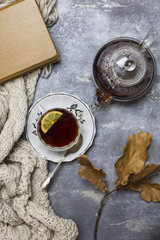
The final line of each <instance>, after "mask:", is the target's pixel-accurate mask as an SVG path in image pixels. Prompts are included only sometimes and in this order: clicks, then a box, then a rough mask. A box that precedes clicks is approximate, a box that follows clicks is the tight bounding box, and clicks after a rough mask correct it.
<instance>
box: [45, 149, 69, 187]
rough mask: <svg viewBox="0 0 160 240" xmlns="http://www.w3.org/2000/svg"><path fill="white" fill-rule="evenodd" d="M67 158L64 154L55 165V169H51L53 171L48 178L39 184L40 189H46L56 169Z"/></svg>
mask: <svg viewBox="0 0 160 240" xmlns="http://www.w3.org/2000/svg"><path fill="white" fill-rule="evenodd" d="M66 156H67V154H65V155H64V156H63V157H62V158H61V160H60V161H59V162H58V163H57V165H56V167H55V168H54V169H53V171H51V172H50V173H49V174H48V176H47V177H46V178H45V179H44V180H43V182H42V183H41V188H42V189H45V188H46V187H48V185H49V183H50V181H51V178H52V177H53V176H54V174H55V172H56V171H57V169H58V167H59V166H60V165H61V163H62V162H63V160H64V159H65V157H66Z"/></svg>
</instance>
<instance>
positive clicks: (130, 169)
mask: <svg viewBox="0 0 160 240" xmlns="http://www.w3.org/2000/svg"><path fill="white" fill-rule="evenodd" d="M150 139H151V134H150V133H145V132H139V133H137V134H132V135H130V136H129V138H128V139H127V144H126V146H125V147H124V150H123V152H124V155H123V156H122V157H120V158H119V159H118V161H117V162H116V164H115V170H116V172H117V176H118V179H117V181H116V186H117V187H118V188H119V187H121V186H124V185H126V184H127V182H128V178H129V176H130V175H131V174H137V173H138V172H140V170H141V169H142V168H143V167H144V164H145V161H146V159H147V152H146V148H147V147H148V146H149V144H150Z"/></svg>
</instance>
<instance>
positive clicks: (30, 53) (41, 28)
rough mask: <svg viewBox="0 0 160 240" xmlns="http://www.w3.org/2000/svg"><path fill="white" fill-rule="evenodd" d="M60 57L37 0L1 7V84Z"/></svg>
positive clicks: (22, 1) (21, 0)
mask: <svg viewBox="0 0 160 240" xmlns="http://www.w3.org/2000/svg"><path fill="white" fill-rule="evenodd" d="M59 60H60V58H59V55H58V53H57V51H56V48H55V46H54V43H53V41H52V39H51V37H50V35H49V32H48V30H47V27H46V25H45V23H44V21H43V18H42V16H41V13H40V10H39V8H38V6H37V4H36V2H35V0H19V1H17V2H15V3H12V4H10V5H9V6H6V7H3V8H1V9H0V83H2V82H4V81H7V80H9V79H13V78H15V77H18V76H20V75H24V74H26V73H28V72H31V71H33V70H35V69H37V68H40V67H43V66H45V65H49V64H51V63H54V62H57V61H59Z"/></svg>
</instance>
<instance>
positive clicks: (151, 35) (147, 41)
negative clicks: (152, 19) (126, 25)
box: [139, 29, 158, 51]
mask: <svg viewBox="0 0 160 240" xmlns="http://www.w3.org/2000/svg"><path fill="white" fill-rule="evenodd" d="M157 35H158V32H157V31H156V30H154V29H150V31H149V32H148V33H147V34H146V36H145V37H144V38H143V39H142V41H141V42H140V44H139V47H140V48H141V50H144V51H145V50H146V48H149V47H150V45H151V44H152V42H153V41H154V40H155V38H156V37H157Z"/></svg>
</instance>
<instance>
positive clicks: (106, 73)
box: [92, 29, 158, 109]
mask: <svg viewBox="0 0 160 240" xmlns="http://www.w3.org/2000/svg"><path fill="white" fill-rule="evenodd" d="M157 35H158V33H157V32H156V31H155V30H153V29H151V30H150V31H149V32H148V33H147V35H146V36H145V37H144V39H143V40H142V41H138V40H136V39H133V38H126V37H124V38H116V39H113V40H111V41H109V42H108V43H106V44H105V45H104V46H103V47H102V48H101V49H100V50H99V51H98V53H97V54H96V56H95V59H94V62H93V78H94V81H95V83H96V85H97V87H98V88H97V90H96V97H95V99H94V101H93V104H92V107H93V108H94V109H99V108H100V107H101V106H102V105H103V104H105V103H108V102H110V101H112V100H116V101H121V102H127V101H132V100H135V99H137V98H139V97H141V96H143V95H144V94H146V93H147V92H148V90H149V89H150V88H151V86H152V83H153V81H154V78H155V70H156V64H155V59H154V56H153V54H152V52H151V51H150V49H149V46H150V45H151V43H152V42H153V40H154V39H155V38H156V36H157Z"/></svg>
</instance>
